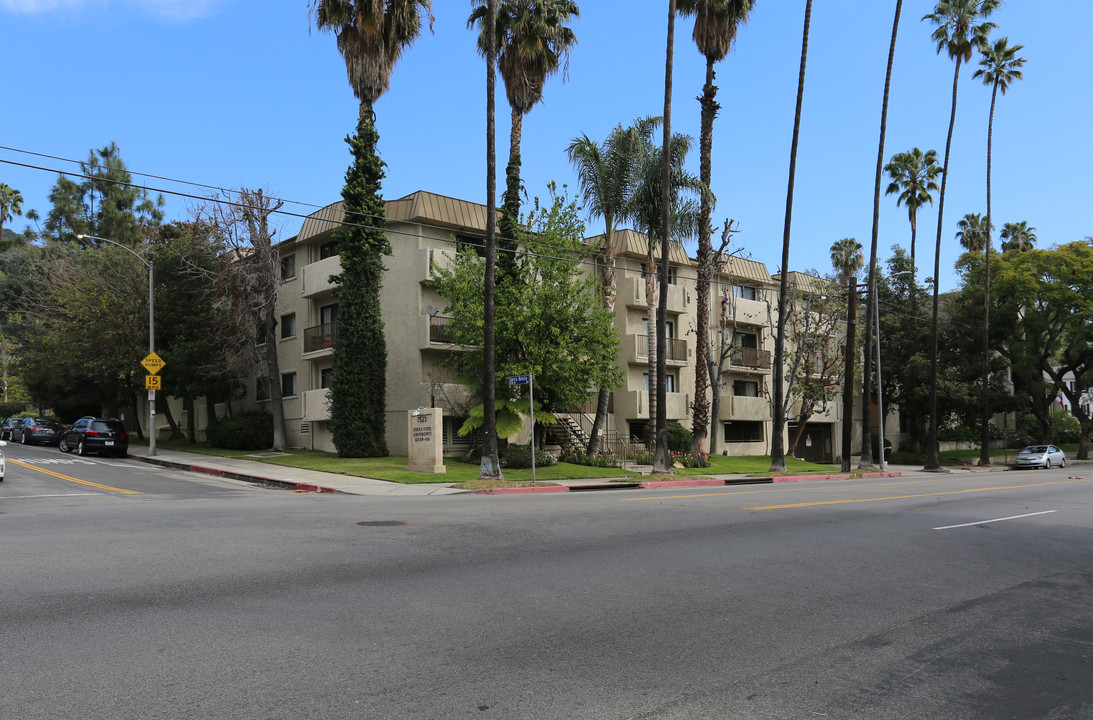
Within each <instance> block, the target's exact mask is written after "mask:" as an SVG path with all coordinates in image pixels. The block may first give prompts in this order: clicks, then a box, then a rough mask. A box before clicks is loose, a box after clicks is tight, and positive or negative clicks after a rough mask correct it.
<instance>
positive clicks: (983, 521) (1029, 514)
mask: <svg viewBox="0 0 1093 720" xmlns="http://www.w3.org/2000/svg"><path fill="white" fill-rule="evenodd" d="M1053 512H1058V511H1057V510H1044V511H1043V512H1034V513H1027V514H1025V515H1011V516H1010V517H1004V518H995V519H994V520H979V521H978V522H970V523H962V524H960V525H945V526H943V527H936V528H934V530H952V529H953V528H962V527H972V526H974V525H986V524H987V523H996V522H1002V521H1003V520H1020V519H1021V518H1027V517H1034V516H1036V515H1050V514H1051V513H1053Z"/></svg>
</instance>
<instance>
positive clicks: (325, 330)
mask: <svg viewBox="0 0 1093 720" xmlns="http://www.w3.org/2000/svg"><path fill="white" fill-rule="evenodd" d="M337 339H338V323H337V322H332V323H324V324H322V325H316V326H314V327H309V328H307V329H306V330H304V352H305V353H310V352H318V351H320V350H329V349H330V348H332V347H334V341H335V340H337Z"/></svg>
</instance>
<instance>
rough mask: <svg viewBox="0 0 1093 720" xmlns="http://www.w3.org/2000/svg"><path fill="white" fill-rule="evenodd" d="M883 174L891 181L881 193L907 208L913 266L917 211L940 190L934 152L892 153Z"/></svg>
mask: <svg viewBox="0 0 1093 720" xmlns="http://www.w3.org/2000/svg"><path fill="white" fill-rule="evenodd" d="M884 171H885V172H886V173H888V177H889V178H891V180H892V182H891V183H889V184H888V189H887V190H885V191H884V194H885V195H891V194H892V193H899V195H898V196H897V197H896V205H897V206H899V205H904V206H906V207H907V219H908V220H910V221H911V266H912V267H914V264H915V238H916V236H917V234H918V223H917V218H918V209H919V208H920V207H922V206H923V205H925V204H926V203H930V204H931V205H932V204H933V202H934V196H933V195H931V194H930V193H935V192H938V190H939V189H940V188H939V187H938V184H937V177H938V176H939V175H941V166H940V165H938V164H937V151H936V150H927V151H926V152H925V153H924V152H922V151H921V150H919V149H918V148H917V147H916V148H912V149H911V150H908V151H907V152H901V153H896V154H895V155H893V156H892V160H891V161H890V162H889V163H888V164H887V165H885V166H884Z"/></svg>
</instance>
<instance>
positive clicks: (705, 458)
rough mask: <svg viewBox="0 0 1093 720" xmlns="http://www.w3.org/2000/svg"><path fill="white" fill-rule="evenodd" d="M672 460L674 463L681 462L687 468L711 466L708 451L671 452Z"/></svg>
mask: <svg viewBox="0 0 1093 720" xmlns="http://www.w3.org/2000/svg"><path fill="white" fill-rule="evenodd" d="M671 460H672V462H673V463H679V464H680V465H682V466H683V467H687V468H705V467H709V466H710V456H709V455H708V454H706V453H699V454H698V455H693V454H691V453H689V452H682V453H680V452H676V451H674V450H673V451H672V452H671Z"/></svg>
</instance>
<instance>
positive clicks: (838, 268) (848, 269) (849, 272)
mask: <svg viewBox="0 0 1093 720" xmlns="http://www.w3.org/2000/svg"><path fill="white" fill-rule="evenodd" d="M863 263H864V258H862V251H861V243H860V242H858V241H857V240H855V239H854V238H843V239H842V240H839V241H837V242H835V243H833V244H832V245H831V266H832V267H834V268H835V272H836V273H838V276H839V284H840V285H843V286H845V287H846V345H845V348H846V358H845V360H844V361H843V362H844V367H845V370H846V374H845V376H844V379H843V437H842V470H843V472H850V440H851V437H850V436H851V430H852V428H853V427H854V357H855V356H854V341H855V340H856V339H857V334H858V332H857V330H858V328H857V317H856V316H857V307H858V297H857V291H858V283H857V279H858V271H859V270H861V268H862V264H863Z"/></svg>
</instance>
